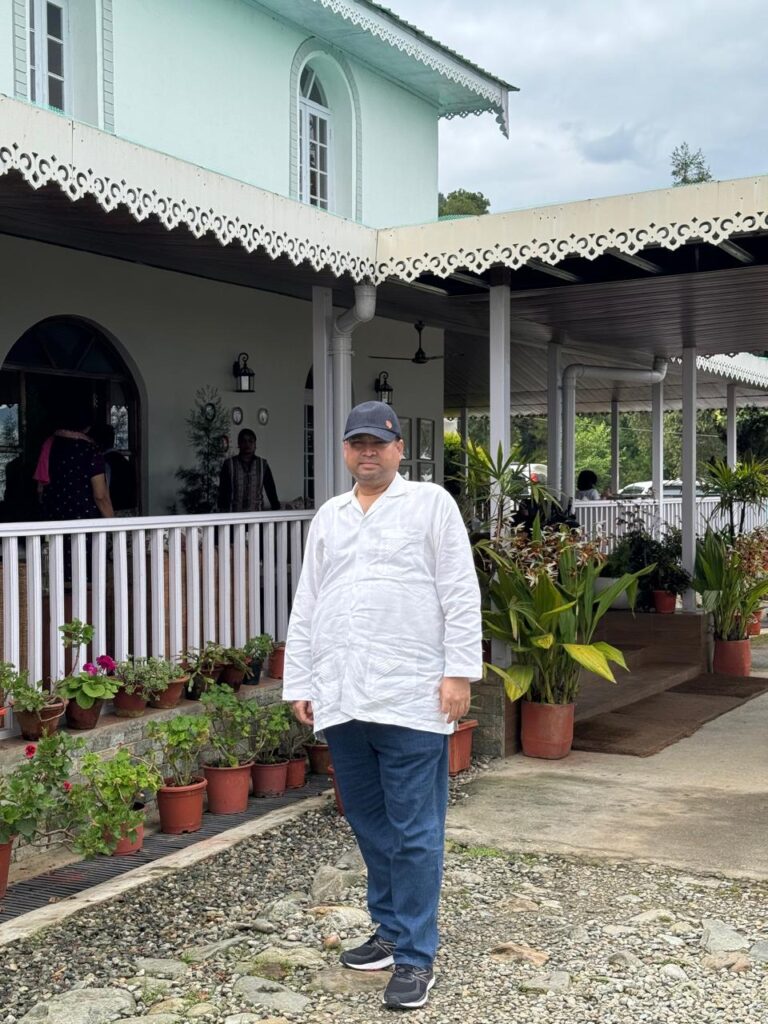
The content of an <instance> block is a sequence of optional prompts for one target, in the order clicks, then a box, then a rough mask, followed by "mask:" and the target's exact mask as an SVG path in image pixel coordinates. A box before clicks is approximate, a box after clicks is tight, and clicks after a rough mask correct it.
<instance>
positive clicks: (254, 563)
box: [248, 523, 264, 636]
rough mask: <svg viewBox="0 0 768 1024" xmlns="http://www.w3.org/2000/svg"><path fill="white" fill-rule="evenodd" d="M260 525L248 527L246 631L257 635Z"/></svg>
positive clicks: (259, 619) (259, 620) (258, 631)
mask: <svg viewBox="0 0 768 1024" xmlns="http://www.w3.org/2000/svg"><path fill="white" fill-rule="evenodd" d="M261 583H262V579H261V526H260V525H259V523H251V525H250V526H249V527H248V632H249V633H250V634H251V636H258V635H259V633H263V632H264V630H263V629H262V626H261Z"/></svg>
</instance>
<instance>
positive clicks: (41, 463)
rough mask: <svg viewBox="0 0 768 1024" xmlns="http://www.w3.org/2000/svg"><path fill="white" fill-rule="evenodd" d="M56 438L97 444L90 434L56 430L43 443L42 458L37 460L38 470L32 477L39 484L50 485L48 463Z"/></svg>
mask: <svg viewBox="0 0 768 1024" xmlns="http://www.w3.org/2000/svg"><path fill="white" fill-rule="evenodd" d="M54 437H68V438H69V439H70V440H73V441H90V443H91V444H95V443H96V442H95V441H94V440H93V438H92V437H89V436H88V434H81V433H80V431H79V430H56V431H54V433H53V434H51V436H50V437H47V438H46V439H45V440H44V441H43V446H42V448H41V449H40V456H39V458H38V460H37V468H36V469H35V472H34V474H33V476H32V479H33V480H37V482H38V483H39V484H49V483H50V482H51V478H50V476H49V473H48V462H49V460H50V457H51V445H52V444H53V439H54Z"/></svg>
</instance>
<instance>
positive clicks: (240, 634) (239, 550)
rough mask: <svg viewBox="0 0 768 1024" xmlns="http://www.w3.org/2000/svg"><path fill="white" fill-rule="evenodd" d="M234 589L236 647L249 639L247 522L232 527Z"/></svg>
mask: <svg viewBox="0 0 768 1024" xmlns="http://www.w3.org/2000/svg"><path fill="white" fill-rule="evenodd" d="M232 532H233V535H234V536H233V538H232V551H233V564H232V589H233V596H234V633H235V647H242V646H243V644H244V643H245V642H246V640H247V639H248V623H247V620H246V612H247V605H248V600H247V596H246V595H247V585H248V576H247V572H248V569H247V564H246V553H245V523H238V524H237V525H236V526H234V527H233V528H232Z"/></svg>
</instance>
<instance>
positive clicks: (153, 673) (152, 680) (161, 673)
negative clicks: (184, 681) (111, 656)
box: [115, 658, 176, 700]
mask: <svg viewBox="0 0 768 1024" xmlns="http://www.w3.org/2000/svg"><path fill="white" fill-rule="evenodd" d="M115 675H116V677H117V679H118V681H119V683H120V688H121V689H123V690H125V692H126V693H132V694H133V693H138V694H141V695H143V696H144V697H146V698H147V699H148V700H149V699H151V698H152V697H154V696H156V695H157V694H158V693H163V692H164V691H165V690H167V689H168V684H169V683H170V682H171V680H172V679H173V678H174V677H175V675H176V669H175V668H174V666H173V665H172V664H171V663H170V661H166V660H165V659H164V658H129V659H128V660H127V661H121V662H119V664H118V665H117V667H116V669H115Z"/></svg>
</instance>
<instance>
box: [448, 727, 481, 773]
mask: <svg viewBox="0 0 768 1024" xmlns="http://www.w3.org/2000/svg"><path fill="white" fill-rule="evenodd" d="M477 726H478V721H477V719H476V718H463V719H462V720H461V721H460V722H457V723H456V729H455V731H454V732H452V733H451V735H450V736H449V737H448V774H449V775H458V774H459V772H465V771H467V770H468V768H469V767H470V765H471V764H472V734H473V733H474V731H475V729H476V728H477Z"/></svg>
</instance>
